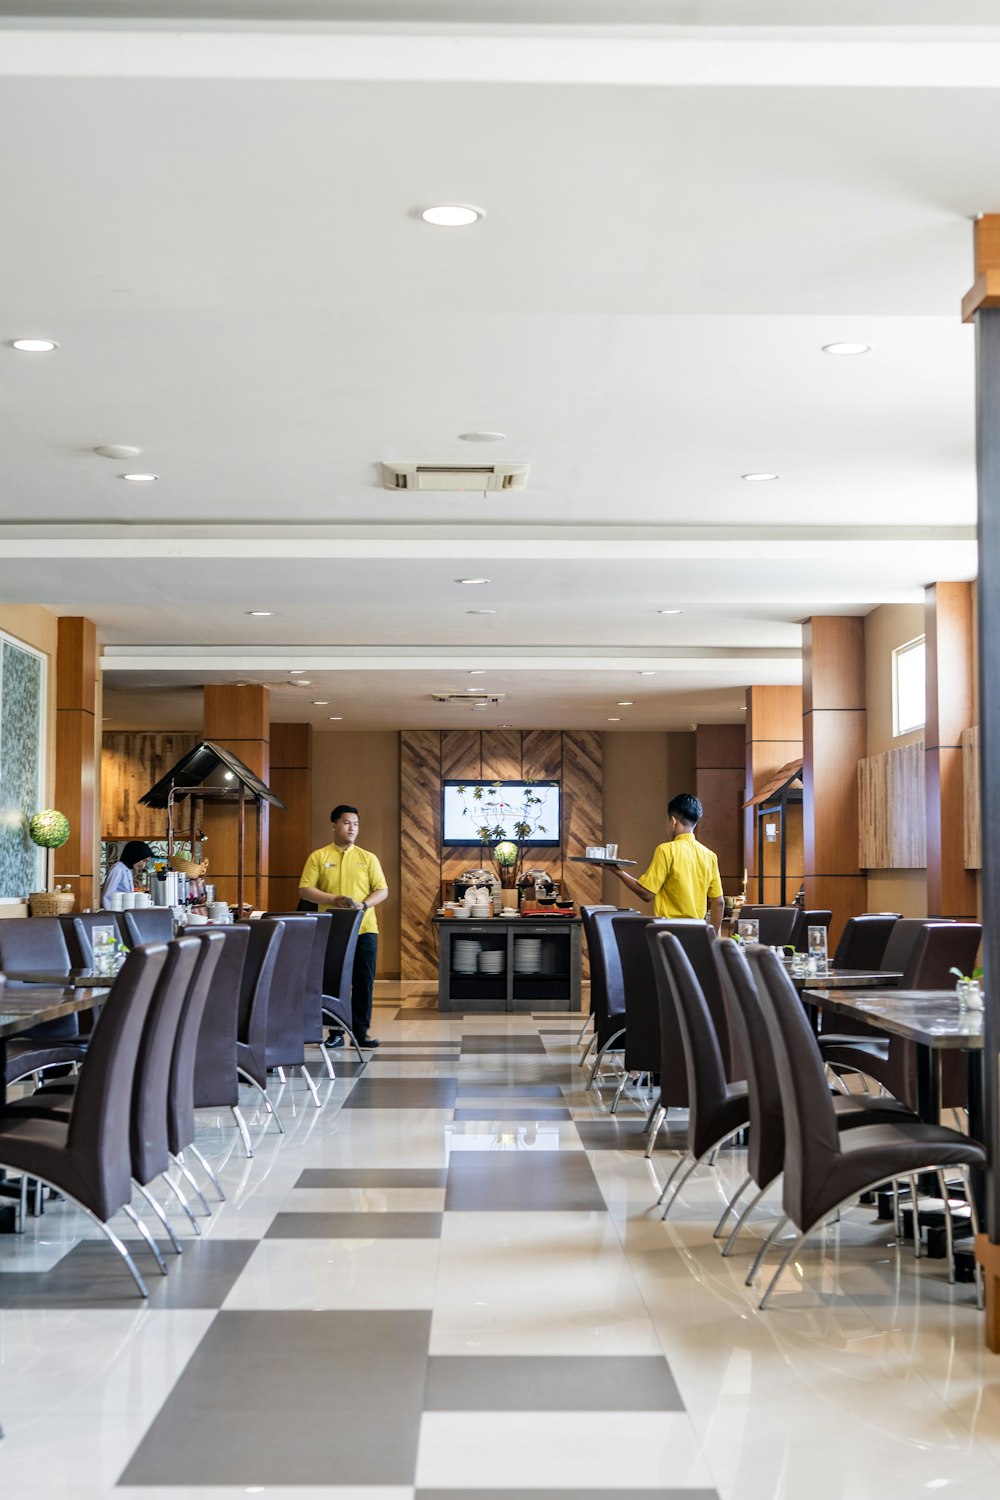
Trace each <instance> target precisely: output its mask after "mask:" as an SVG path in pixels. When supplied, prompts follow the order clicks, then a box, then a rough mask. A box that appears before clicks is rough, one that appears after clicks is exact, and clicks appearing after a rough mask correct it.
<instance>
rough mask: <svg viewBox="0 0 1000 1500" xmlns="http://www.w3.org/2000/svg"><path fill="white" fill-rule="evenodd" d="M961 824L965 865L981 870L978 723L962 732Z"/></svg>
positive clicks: (981, 837)
mask: <svg viewBox="0 0 1000 1500" xmlns="http://www.w3.org/2000/svg"><path fill="white" fill-rule="evenodd" d="M962 793H963V813H964V816H963V819H962V821H963V825H964V829H965V839H964V844H965V867H966V869H968V870H981V869H982V866H983V834H982V811H981V809H980V805H979V725H978V724H975V725H973V727H972V728H971V729H966V730H964V731H963V734H962Z"/></svg>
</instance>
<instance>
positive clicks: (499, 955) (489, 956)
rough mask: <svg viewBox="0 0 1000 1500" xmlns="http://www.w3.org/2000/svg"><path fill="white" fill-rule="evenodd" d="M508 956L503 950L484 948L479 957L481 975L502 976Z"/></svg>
mask: <svg viewBox="0 0 1000 1500" xmlns="http://www.w3.org/2000/svg"><path fill="white" fill-rule="evenodd" d="M506 963H507V955H506V953H505V952H504V950H503V949H502V948H484V949H483V950H482V952H481V953H480V955H479V972H480V974H502V973H503V971H504V967H505V965H506Z"/></svg>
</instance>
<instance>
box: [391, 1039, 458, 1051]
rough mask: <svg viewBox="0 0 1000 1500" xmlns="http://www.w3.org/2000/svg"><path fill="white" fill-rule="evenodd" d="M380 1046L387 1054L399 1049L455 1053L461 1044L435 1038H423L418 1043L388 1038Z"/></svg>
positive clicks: (410, 1040)
mask: <svg viewBox="0 0 1000 1500" xmlns="http://www.w3.org/2000/svg"><path fill="white" fill-rule="evenodd" d="M382 1046H383V1047H384V1048H385V1050H386V1051H387V1052H396V1051H398V1049H399V1048H401V1047H407V1048H411V1049H412V1050H413V1051H416V1052H430V1051H431V1050H434V1051H437V1052H457V1051H458V1049H459V1047H460V1046H461V1043H460V1042H457V1041H446V1040H445V1039H444V1038H443V1037H441V1038H437V1037H430V1036H425V1037H424V1038H423V1039H422V1040H421V1041H419V1042H418V1041H414V1040H412V1039H409V1040H406V1039H403V1038H401V1037H388V1038H386V1040H385V1041H384V1042H383V1043H382Z"/></svg>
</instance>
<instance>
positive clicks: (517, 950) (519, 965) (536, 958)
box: [514, 937, 542, 974]
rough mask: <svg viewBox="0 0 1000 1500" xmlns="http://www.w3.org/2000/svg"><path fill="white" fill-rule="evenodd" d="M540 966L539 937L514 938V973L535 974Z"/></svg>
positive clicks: (540, 943)
mask: <svg viewBox="0 0 1000 1500" xmlns="http://www.w3.org/2000/svg"><path fill="white" fill-rule="evenodd" d="M541 967H542V940H541V938H528V937H524V938H515V939H514V973H515V974H537V973H538V971H539V970H540V968H541Z"/></svg>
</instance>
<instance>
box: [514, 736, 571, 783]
mask: <svg viewBox="0 0 1000 1500" xmlns="http://www.w3.org/2000/svg"><path fill="white" fill-rule="evenodd" d="M521 775H522V776H523V777H524V778H525V780H526V781H558V779H559V777H560V776H561V775H562V735H561V734H560V733H559V730H558V729H526V730H525V731H524V733H523V734H522V735H521Z"/></svg>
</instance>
